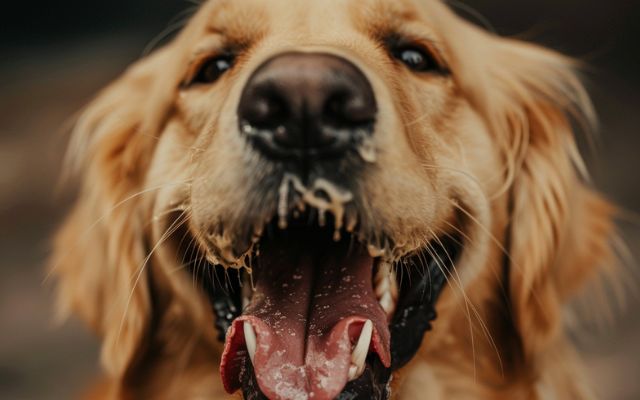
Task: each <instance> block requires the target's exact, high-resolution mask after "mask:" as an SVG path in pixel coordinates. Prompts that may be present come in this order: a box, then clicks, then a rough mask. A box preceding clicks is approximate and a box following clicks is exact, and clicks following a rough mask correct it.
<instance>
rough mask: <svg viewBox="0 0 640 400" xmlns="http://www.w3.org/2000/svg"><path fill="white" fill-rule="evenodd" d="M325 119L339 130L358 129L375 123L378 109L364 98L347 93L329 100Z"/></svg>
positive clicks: (333, 96)
mask: <svg viewBox="0 0 640 400" xmlns="http://www.w3.org/2000/svg"><path fill="white" fill-rule="evenodd" d="M323 115H324V119H325V121H326V122H327V123H330V124H331V125H333V126H334V127H337V128H358V127H361V126H363V125H368V124H371V123H373V122H375V117H376V108H375V105H372V104H371V101H367V99H365V98H363V96H361V95H358V94H354V93H349V92H346V91H342V92H337V93H335V94H333V95H332V96H330V97H329V98H328V99H327V102H326V104H325V107H324V112H323Z"/></svg>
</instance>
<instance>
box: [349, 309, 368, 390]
mask: <svg viewBox="0 0 640 400" xmlns="http://www.w3.org/2000/svg"><path fill="white" fill-rule="evenodd" d="M372 335H373V323H372V322H371V321H370V320H367V322H365V323H364V325H363V327H362V331H361V332H360V338H359V339H358V343H356V346H355V347H354V349H353V353H351V366H350V367H349V380H350V381H352V380H355V379H357V378H358V377H360V375H362V373H363V372H364V367H365V362H366V360H367V354H369V345H370V344H371V336H372Z"/></svg>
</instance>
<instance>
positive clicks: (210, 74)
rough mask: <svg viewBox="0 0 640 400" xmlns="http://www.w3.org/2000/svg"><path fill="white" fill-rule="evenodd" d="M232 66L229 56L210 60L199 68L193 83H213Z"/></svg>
mask: <svg viewBox="0 0 640 400" xmlns="http://www.w3.org/2000/svg"><path fill="white" fill-rule="evenodd" d="M232 66H233V57H231V56H228V55H225V56H219V57H215V58H212V59H210V60H208V61H207V62H205V63H204V64H203V65H202V67H200V70H198V73H197V75H196V77H195V78H194V80H193V83H205V84H206V83H213V82H215V81H217V80H218V79H220V77H221V76H222V75H223V74H224V73H225V72H227V71H228V70H230V69H231V67H232Z"/></svg>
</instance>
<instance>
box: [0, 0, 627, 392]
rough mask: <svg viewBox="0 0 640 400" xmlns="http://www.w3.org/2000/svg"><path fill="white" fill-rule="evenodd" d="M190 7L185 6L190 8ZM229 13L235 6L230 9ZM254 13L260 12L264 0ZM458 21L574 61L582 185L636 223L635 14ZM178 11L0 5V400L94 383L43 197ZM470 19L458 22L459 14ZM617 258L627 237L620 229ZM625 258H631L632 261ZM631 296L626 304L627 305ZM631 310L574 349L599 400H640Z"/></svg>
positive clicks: (566, 7)
mask: <svg viewBox="0 0 640 400" xmlns="http://www.w3.org/2000/svg"><path fill="white" fill-rule="evenodd" d="M196 1H197V0H196ZM238 1H240V0H238ZM265 1H266V0H265ZM451 4H452V5H454V6H455V8H457V9H458V10H459V12H460V13H461V14H462V15H464V16H465V17H467V18H469V19H471V20H473V21H475V22H476V23H479V24H482V25H487V22H485V21H490V27H491V28H490V29H493V30H495V31H497V32H498V33H500V34H503V35H509V36H517V37H520V38H524V39H527V40H533V41H536V42H538V43H542V44H545V45H548V46H551V47H553V48H555V49H558V50H560V51H563V52H565V53H567V54H570V55H573V56H576V57H578V58H581V59H583V60H586V61H587V62H588V63H589V64H590V65H591V66H592V68H591V70H590V71H589V72H588V73H587V80H588V86H589V90H590V91H591V93H592V94H593V97H594V101H595V103H596V108H597V109H598V111H599V114H600V117H601V123H602V125H601V129H600V137H599V139H598V144H597V147H596V150H595V152H594V153H593V154H590V155H588V156H587V159H588V161H589V165H590V167H591V171H592V174H593V176H594V180H595V182H596V185H597V186H598V187H599V188H600V189H601V190H602V191H604V192H605V193H606V194H607V195H608V197H609V198H611V199H613V200H614V201H616V202H617V203H618V204H620V205H622V206H624V207H626V209H628V210H631V211H633V212H638V211H640V185H639V184H640V178H639V177H640V155H639V150H640V135H638V127H639V126H640V57H639V56H638V53H639V52H640V45H639V44H638V43H640V24H638V22H637V21H639V20H640V1H635V0H634V1H631V0H608V1H597V2H595V1H594V2H587V1H584V0H518V1H506V0H502V1H499V0H493V1H489V0H473V1H471V0H469V1H468V2H467V3H466V4H467V5H464V4H463V3H462V2H458V0H456V1H455V3H454V2H451ZM194 7H195V6H194V3H192V2H188V1H185V0H164V1H157V0H110V1H98V2H95V1H86V0H67V1H64V2H52V1H44V0H30V1H23V2H11V3H10V4H3V5H2V16H1V17H0V19H1V21H2V22H1V25H0V26H1V27H2V28H0V29H1V30H2V34H1V35H0V55H1V56H0V255H1V258H0V398H2V399H69V398H74V397H75V396H77V395H78V393H80V392H81V391H82V390H83V389H84V388H86V385H87V383H88V382H90V381H91V380H92V379H94V378H95V377H96V376H97V375H98V373H99V368H98V367H97V357H98V344H97V341H96V340H95V339H93V338H92V337H91V336H90V335H89V334H88V333H87V331H85V330H84V328H83V327H82V325H81V324H80V323H79V322H77V321H71V322H70V323H67V324H65V325H64V326H62V327H56V326H54V324H53V323H52V317H53V313H52V309H51V304H52V297H51V294H52V288H51V283H50V282H49V283H48V282H45V272H44V260H45V259H46V256H47V252H48V241H49V237H50V234H51V232H52V230H53V229H54V228H55V227H56V226H57V225H58V224H59V222H60V218H61V217H62V215H63V214H64V212H65V210H66V209H67V208H68V206H69V204H70V201H71V199H72V197H73V188H70V189H65V190H62V191H60V190H57V187H58V186H57V182H58V176H59V174H60V162H61V157H62V154H63V151H64V144H65V135H64V133H63V132H64V129H63V128H64V126H65V124H66V123H67V122H68V121H69V119H70V118H71V117H72V116H73V115H74V113H75V112H76V111H77V110H78V109H80V108H81V107H82V106H83V105H84V104H85V103H86V102H87V101H88V100H89V99H90V98H91V97H92V95H93V94H95V93H96V91H97V90H99V89H100V88H101V87H103V86H104V85H106V84H107V83H109V82H110V81H111V80H112V79H114V78H115V77H116V76H118V74H120V73H121V72H122V71H123V69H124V68H125V67H126V66H127V65H128V64H130V63H131V62H132V61H134V60H136V59H137V58H139V57H140V56H141V55H142V54H143V52H144V51H145V49H146V48H150V47H154V44H155V43H156V41H157V40H154V38H156V39H158V38H160V42H162V38H163V37H164V36H165V35H162V33H163V32H165V33H169V34H170V32H171V31H172V29H168V30H167V28H168V27H169V28H175V27H177V26H179V25H180V24H179V22H180V21H183V20H184V19H185V17H186V16H188V15H189V13H190V12H192V11H193V10H194ZM471 7H472V8H471ZM622 230H623V232H624V235H625V238H626V240H627V242H628V244H629V246H630V248H631V249H632V250H633V251H635V249H636V248H639V246H638V245H639V244H640V228H639V227H638V225H637V224H636V226H635V227H634V226H633V224H631V223H622ZM635 255H636V257H640V254H639V253H638V252H637V251H635ZM639 292H640V291H639ZM639 297H640V296H638V295H631V296H630V297H629V302H628V305H627V307H626V309H625V310H624V311H621V312H619V313H618V314H619V315H618V317H617V318H616V319H615V321H614V322H613V323H612V324H610V325H608V326H606V327H604V328H600V329H598V330H592V329H588V331H586V332H580V335H579V336H580V339H579V340H577V343H578V345H579V347H580V348H581V350H582V352H583V354H584V357H585V358H586V360H587V367H588V372H589V374H590V379H591V381H592V382H593V383H594V386H595V387H596V389H597V391H598V393H599V395H600V396H601V398H602V399H612V400H634V399H640V379H638V377H639V376H640V313H638V312H637V309H638V307H639V306H640V301H639V300H638V299H639Z"/></svg>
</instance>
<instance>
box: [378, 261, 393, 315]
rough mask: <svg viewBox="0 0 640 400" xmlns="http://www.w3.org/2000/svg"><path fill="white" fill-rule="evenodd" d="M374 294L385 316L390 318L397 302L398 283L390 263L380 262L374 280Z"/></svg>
mask: <svg viewBox="0 0 640 400" xmlns="http://www.w3.org/2000/svg"><path fill="white" fill-rule="evenodd" d="M375 284H376V286H375V293H376V297H377V298H378V302H379V303H380V306H382V309H383V310H384V311H385V312H386V313H387V316H389V317H390V316H392V315H393V313H394V311H395V309H396V301H397V300H398V283H397V282H396V279H395V276H394V274H393V268H392V266H391V263H389V262H386V261H382V262H380V265H379V267H378V273H377V274H376V278H375Z"/></svg>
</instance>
